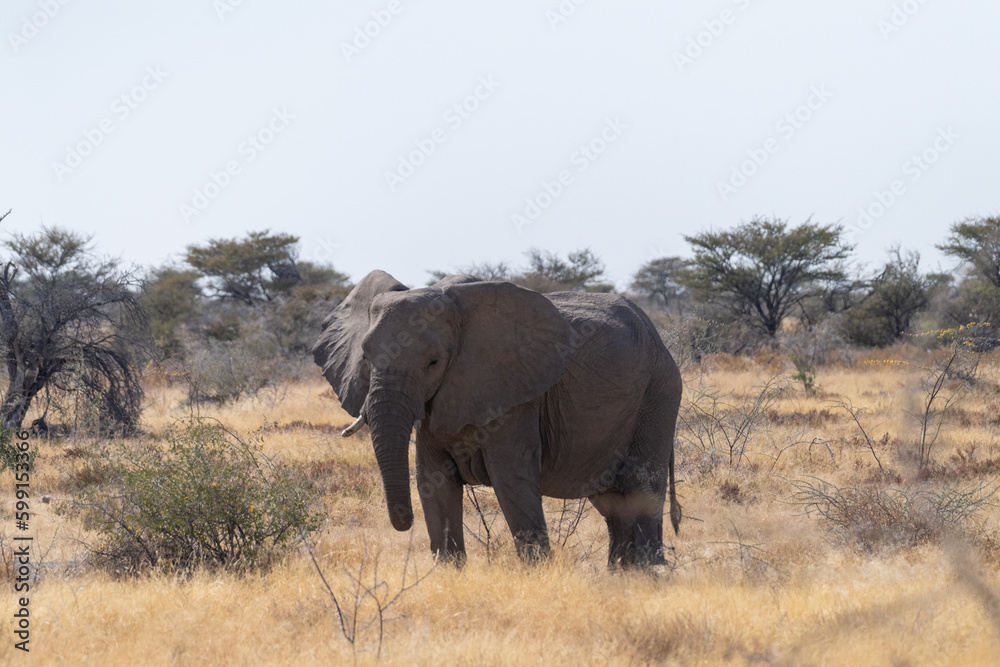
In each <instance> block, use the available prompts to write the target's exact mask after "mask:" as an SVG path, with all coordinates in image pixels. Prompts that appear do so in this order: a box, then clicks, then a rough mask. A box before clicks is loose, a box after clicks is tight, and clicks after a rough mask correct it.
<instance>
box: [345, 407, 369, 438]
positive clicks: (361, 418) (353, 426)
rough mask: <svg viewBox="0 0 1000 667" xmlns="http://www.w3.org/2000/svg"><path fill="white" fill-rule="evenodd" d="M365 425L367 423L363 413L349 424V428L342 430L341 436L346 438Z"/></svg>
mask: <svg viewBox="0 0 1000 667" xmlns="http://www.w3.org/2000/svg"><path fill="white" fill-rule="evenodd" d="M364 425H365V415H364V413H362V414H361V416H359V417H358V418H357V419H355V420H354V423H353V424H351V425H350V426H348V427H347V428H345V429H344V430H343V431H341V432H340V437H342V438H346V437H347V436H349V435H354V434H355V433H357V432H358V431H359V430H361V427H362V426H364Z"/></svg>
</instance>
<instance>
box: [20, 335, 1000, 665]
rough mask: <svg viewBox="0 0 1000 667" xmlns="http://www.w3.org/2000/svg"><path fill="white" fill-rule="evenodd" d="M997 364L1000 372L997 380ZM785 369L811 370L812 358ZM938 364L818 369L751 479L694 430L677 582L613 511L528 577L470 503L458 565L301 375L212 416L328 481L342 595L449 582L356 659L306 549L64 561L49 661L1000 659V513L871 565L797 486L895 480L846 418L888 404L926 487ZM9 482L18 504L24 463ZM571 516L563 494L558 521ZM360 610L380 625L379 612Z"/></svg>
mask: <svg viewBox="0 0 1000 667" xmlns="http://www.w3.org/2000/svg"><path fill="white" fill-rule="evenodd" d="M912 354H913V355H914V356H917V355H920V354H924V353H919V352H912ZM778 363H780V360H775V359H767V360H765V362H764V363H758V362H754V361H752V360H744V359H732V358H725V357H716V358H710V359H708V360H706V363H705V364H703V366H702V368H701V369H694V370H690V371H688V372H687V377H686V378H685V380H686V388H687V391H688V396H689V397H693V396H694V395H695V394H696V393H697V391H698V390H699V388H700V389H701V390H703V391H706V390H708V389H709V388H711V389H713V390H715V391H718V392H721V393H722V394H724V395H726V401H727V402H728V403H730V404H733V405H738V404H742V402H743V401H745V400H747V399H748V397H753V396H754V395H756V393H757V392H758V391H759V390H758V387H759V386H760V384H761V382H762V378H763V377H765V376H766V375H767V373H768V372H770V371H772V370H774V369H773V366H775V365H776V364H778ZM995 369H996V365H995V364H992V363H991V365H989V366H988V368H987V371H988V373H994V372H995ZM780 370H781V372H782V373H784V374H785V376H786V377H787V374H788V369H787V368H785V367H782V368H781V369H780ZM921 372H922V371H921V370H920V369H919V367H917V366H892V367H889V366H885V365H866V364H858V365H856V366H855V367H846V366H844V367H841V366H831V367H824V368H820V369H819V370H818V371H817V379H816V384H817V387H818V390H817V391H816V393H815V394H807V393H806V392H804V391H803V389H802V387H801V384H799V385H795V384H788V383H786V384H787V386H788V388H786V389H784V390H783V391H782V392H781V393H780V394H779V395H778V396H777V397H776V399H775V401H774V403H773V405H771V407H770V409H769V413H768V415H767V416H766V418H765V419H764V420H763V421H762V422H761V423H760V424H759V425H758V427H757V430H756V431H754V432H753V434H752V436H751V438H750V440H749V441H748V443H747V447H746V452H745V454H746V455H745V457H744V458H741V459H740V461H739V465H737V466H733V467H730V466H729V464H728V457H726V458H723V459H719V460H715V461H714V463H713V462H711V460H710V459H711V457H710V453H707V452H704V451H701V450H700V449H699V448H698V446H697V445H696V444H694V443H693V440H692V439H691V437H690V433H684V432H683V431H682V432H681V434H680V435H681V438H680V442H681V445H680V458H679V468H678V470H679V476H680V478H681V480H682V481H681V485H680V487H679V490H680V493H681V496H682V502H683V504H684V510H685V516H686V519H685V521H684V522H683V523H682V525H681V533H680V535H679V536H678V537H672V540H671V543H672V546H673V547H674V548H675V551H674V552H673V556H672V557H671V559H672V563H671V566H670V567H669V568H663V569H662V571H660V572H658V573H654V574H643V573H625V574H622V573H612V572H608V571H607V569H606V567H605V565H604V563H605V559H606V549H607V536H606V533H605V531H604V526H603V521H602V520H601V518H600V516H599V515H597V513H596V512H595V511H594V510H593V509H591V510H590V511H589V512H588V514H587V515H586V516H585V517H584V519H583V520H582V522H581V523H580V526H579V528H578V529H577V531H576V533H575V534H573V535H572V537H571V538H570V539H569V540H568V542H567V545H566V546H565V547H562V548H558V549H557V550H556V553H555V555H554V557H553V558H552V559H551V561H550V562H547V563H545V564H543V565H541V566H538V567H535V568H530V567H526V566H524V565H522V564H521V563H520V562H519V561H518V560H517V559H516V557H514V555H513V554H512V551H513V549H512V546H511V541H510V537H509V534H508V533H507V529H506V526H505V524H504V523H503V520H502V518H499V519H496V522H495V523H494V524H493V527H492V528H493V532H494V537H493V540H494V542H496V543H498V544H499V548H498V550H497V549H495V550H493V551H491V553H490V554H489V555H488V554H487V552H486V550H485V548H484V546H483V545H482V544H480V543H479V542H477V540H476V539H475V537H474V535H480V536H482V535H483V529H482V526H481V524H480V519H479V517H478V515H475V514H474V513H473V512H472V511H471V510H470V509H469V508H468V505H469V504H468V503H466V507H467V513H466V523H467V526H468V528H467V531H466V542H467V545H468V546H469V561H468V563H467V565H466V566H465V568H464V569H462V570H455V569H453V568H450V567H444V566H441V567H437V568H434V564H433V561H432V559H431V557H430V554H429V552H428V547H427V536H426V533H425V532H424V529H423V520H422V515H421V513H420V509H419V506H417V507H415V512H416V514H417V516H416V521H415V524H414V525H415V528H414V530H413V531H411V534H401V533H396V532H394V531H392V529H391V527H390V526H389V523H388V521H387V517H386V515H385V510H384V501H383V500H382V497H381V484H380V482H379V478H378V473H377V470H376V468H375V463H374V456H373V454H372V453H371V447H370V444H369V442H368V440H367V436H365V435H363V434H359V435H356V436H353V437H351V438H347V439H341V438H340V437H339V435H338V434H337V432H336V429H335V428H334V427H342V426H344V425H346V424H347V423H349V422H350V421H351V418H350V417H349V416H348V415H346V414H345V413H344V412H343V411H342V410H340V408H339V406H338V405H337V403H336V401H335V400H334V399H333V397H332V395H330V393H329V391H328V387H327V385H325V384H323V383H321V382H306V383H301V384H295V385H290V386H288V387H287V388H286V391H284V392H283V394H282V395H278V396H273V397H270V398H269V399H268V400H259V401H257V400H247V401H243V402H241V403H238V404H236V405H233V406H225V407H221V408H202V414H203V415H210V416H212V417H215V418H217V419H219V420H220V421H222V422H223V423H224V424H225V425H226V426H227V427H229V428H232V429H235V430H238V431H239V432H240V433H242V434H244V435H248V434H252V433H254V432H257V433H258V434H259V435H260V437H262V438H263V439H264V443H265V447H266V448H268V449H270V450H271V451H273V452H275V453H277V454H279V455H280V456H281V457H282V458H283V459H284V460H286V461H289V462H292V463H295V464H297V465H301V466H302V469H303V470H305V471H309V477H310V479H313V480H314V481H315V482H316V483H317V489H318V491H317V493H322V494H323V498H322V500H320V499H317V502H319V503H320V506H321V507H322V508H323V509H324V511H325V512H326V514H327V516H328V521H327V523H326V525H325V527H324V528H323V529H322V530H321V531H320V533H319V534H318V535H317V536H316V537H315V539H314V540H313V541H314V542H315V546H314V553H315V555H316V558H317V560H318V562H319V563H320V565H321V567H322V569H323V571H324V573H325V575H326V577H327V579H328V581H329V582H330V584H331V585H332V586H333V588H334V590H335V591H336V593H337V594H338V599H339V600H340V601H341V603H342V604H345V605H347V606H348V607H350V606H351V604H352V602H353V600H354V596H353V594H352V585H351V581H350V579H349V577H348V575H347V574H346V573H347V572H353V573H354V574H355V575H356V576H360V578H361V580H362V581H364V582H365V583H366V585H371V584H374V583H378V582H382V581H384V582H385V583H384V584H382V585H380V586H379V587H378V588H377V589H376V594H377V595H378V596H380V599H383V600H385V599H386V597H387V596H390V597H391V596H392V595H394V594H395V592H396V591H397V590H398V589H399V586H400V578H401V575H402V572H403V568H404V566H408V567H409V570H408V573H409V576H410V581H412V577H413V576H415V575H416V574H424V573H427V572H428V571H430V573H429V575H428V576H427V578H426V579H424V580H423V581H421V582H420V583H419V584H418V585H416V586H415V587H413V588H411V589H409V590H407V591H406V592H404V593H403V594H402V596H401V597H400V598H399V600H398V601H397V602H396V603H395V604H394V605H393V606H391V607H390V608H389V609H388V610H387V611H386V613H385V616H384V620H385V625H384V639H383V642H382V646H381V656H380V657H377V656H376V652H377V649H378V641H377V630H376V626H369V627H367V628H364V629H363V630H362V631H361V632H359V634H358V637H357V640H356V642H355V644H354V646H353V647H352V645H351V644H350V643H349V642H348V641H347V640H345V638H344V637H343V636H342V634H341V632H340V629H339V623H338V620H337V616H336V613H335V612H334V610H333V606H332V603H331V600H330V596H329V594H328V593H327V591H326V589H325V588H324V586H323V583H322V581H321V580H320V577H319V576H318V575H317V573H316V571H315V569H314V568H313V565H312V562H311V560H310V558H309V556H308V554H307V553H306V552H305V550H303V549H300V550H298V551H297V552H296V553H295V554H294V555H292V556H291V557H290V558H288V559H287V560H286V561H285V562H283V563H282V564H280V565H278V566H277V567H275V568H274V569H272V570H271V571H270V572H267V573H263V574H254V575H237V574H232V573H226V572H210V571H203V572H198V573H196V574H194V575H193V576H191V577H190V578H186V579H185V578H179V577H171V576H167V575H163V574H155V575H150V576H146V577H142V578H137V579H128V580H116V579H114V578H112V577H110V576H108V575H106V574H103V573H100V572H95V571H89V570H86V569H84V568H78V569H76V570H73V571H70V572H65V573H64V572H61V571H60V569H59V568H56V567H53V568H50V569H46V570H45V572H44V573H43V574H42V575H41V577H40V578H39V580H38V581H36V582H34V583H33V584H32V591H31V596H30V597H31V603H30V609H31V620H32V626H31V630H32V636H31V659H32V661H33V662H36V663H38V664H82V663H84V662H86V663H88V664H108V665H118V664H150V665H158V664H185V665H187V664H191V665H199V664H226V665H229V664H232V665H239V664H280V665H312V664H331V663H332V664H374V663H376V662H382V663H386V664H407V665H409V664H463V665H481V664H485V665H493V664H497V665H501V664H502V665H506V664H524V663H533V664H538V663H543V664H555V665H562V664H566V665H570V664H572V665H578V664H621V665H635V664H693V663H696V662H697V663H702V664H704V663H707V664H749V663H758V664H787V665H799V664H810V665H812V664H815V665H862V664H864V665H867V664H954V665H993V664H996V662H997V656H998V655H1000V602H998V595H1000V593H998V591H1000V566H998V565H1000V563H998V561H1000V559H998V558H997V556H996V551H997V549H996V546H995V545H996V542H995V539H996V536H997V529H998V526H997V520H998V518H1000V517H998V512H997V511H996V508H992V509H991V510H990V511H989V512H987V513H986V515H985V516H984V523H983V524H982V526H981V528H980V530H979V531H978V534H979V536H980V537H982V538H983V539H982V540H980V542H978V543H977V546H968V545H964V544H962V543H958V542H952V541H947V540H946V541H943V542H941V543H926V544H922V545H920V546H917V547H914V548H909V549H903V550H885V551H876V552H874V553H865V552H863V551H861V550H859V549H856V548H854V547H853V546H852V545H851V544H849V543H846V542H845V541H844V540H842V539H840V538H838V537H836V536H834V535H832V534H831V533H830V532H829V530H828V529H829V526H828V525H827V524H826V523H825V522H823V521H822V520H820V519H818V518H816V517H809V516H804V515H803V513H802V509H801V506H799V505H796V504H795V503H794V502H792V500H793V492H794V489H792V488H791V486H790V485H789V484H788V482H787V480H789V479H808V478H822V479H824V480H827V481H831V482H834V483H837V484H854V483H864V480H866V479H869V478H871V477H872V476H873V475H874V474H875V472H876V471H877V469H878V467H877V464H876V462H875V459H874V456H873V455H872V452H871V451H870V450H869V448H868V445H867V444H866V443H865V442H864V440H863V439H862V438H861V437H860V433H859V431H858V429H857V427H856V426H855V425H854V423H853V422H852V421H850V420H849V418H848V417H847V415H846V413H845V412H844V411H843V410H842V409H840V408H837V407H835V403H836V402H837V401H840V400H843V399H849V400H850V401H851V402H852V403H853V404H854V405H855V406H859V407H862V408H864V411H863V413H862V415H861V418H862V421H863V423H864V424H865V426H866V428H869V434H870V435H871V436H872V437H873V438H874V439H875V440H877V442H876V445H875V447H876V454H878V456H879V458H880V459H881V461H882V464H883V466H884V467H886V468H890V469H891V470H892V474H893V475H896V476H898V477H899V478H900V479H901V480H902V483H903V485H904V486H905V485H907V484H917V483H919V479H918V472H917V471H916V470H915V469H914V468H913V466H912V464H911V463H910V458H909V457H908V456H907V452H908V451H909V450H910V449H912V446H913V442H914V438H915V433H916V431H915V421H914V419H913V418H912V417H911V416H909V415H908V414H907V411H911V412H912V411H914V409H915V408H919V402H920V400H921V396H922V389H921V388H920V387H921V384H920V380H921ZM991 386H992V385H989V384H988V383H982V384H981V385H980V388H978V389H977V390H976V391H975V393H974V394H972V395H971V396H970V397H969V398H968V399H966V401H965V402H963V404H962V405H961V406H960V408H961V410H959V411H958V412H956V413H955V414H954V415H952V416H951V417H950V418H949V420H948V421H947V422H946V424H945V427H944V429H943V430H942V434H941V437H940V438H939V441H938V443H937V444H936V445H935V448H934V450H933V458H934V459H935V461H936V462H937V463H938V467H937V470H938V473H936V474H938V475H939V477H940V479H952V478H954V480H955V483H966V482H968V483H975V482H980V481H986V482H989V481H992V483H994V484H996V474H995V473H993V475H992V477H990V476H989V474H986V475H985V476H982V475H980V476H977V475H979V473H974V472H969V470H970V468H969V465H968V464H969V462H984V461H989V460H991V459H998V458H1000V449H998V445H997V442H998V440H997V435H998V433H997V431H998V428H1000V410H998V407H1000V400H998V397H1000V394H998V393H997V391H996V389H995V388H991ZM150 393H151V396H150V398H149V407H148V409H147V410H146V412H145V417H144V419H145V422H144V427H145V428H146V430H147V431H148V432H149V433H150V434H151V435H148V436H146V437H158V436H160V435H162V433H163V431H164V430H165V429H166V428H167V427H169V425H170V424H171V423H172V422H173V420H174V419H176V418H178V417H182V416H185V415H186V414H188V413H189V411H188V410H186V409H185V408H183V407H182V404H181V400H182V398H183V395H182V392H181V391H180V390H179V389H177V388H170V387H166V388H157V389H155V390H152V391H151V392H150ZM885 433H887V434H888V438H885V439H884V438H883V434H885ZM815 439H819V440H820V441H821V442H820V441H817V440H815ZM76 447H79V443H68V442H52V443H43V444H42V445H41V449H42V454H41V455H40V457H39V462H38V470H37V473H36V475H35V477H34V484H33V494H34V495H35V497H36V498H37V497H38V495H40V494H42V493H52V494H53V495H54V496H57V497H58V496H59V495H60V493H59V492H58V490H59V488H60V484H61V483H62V480H63V479H64V477H65V475H66V474H68V473H67V471H69V470H71V469H73V466H75V465H77V463H78V461H79V458H80V457H79V455H74V454H73V450H74V448H76ZM963 461H964V462H963ZM963 466H964V467H963ZM949 475H950V476H951V477H949ZM941 483H943V482H941ZM0 484H2V488H0V497H2V499H3V500H2V502H3V503H4V504H5V505H4V506H6V507H9V506H10V504H11V502H12V500H13V499H12V480H11V478H10V475H9V473H6V474H4V476H3V477H2V478H0ZM478 495H479V497H480V499H481V501H482V504H483V506H484V508H485V509H486V515H487V520H490V519H491V518H492V516H493V515H494V513H495V511H496V504H495V501H493V500H492V498H491V497H490V494H489V492H488V491H483V490H479V491H478ZM414 496H415V494H414ZM55 502H59V501H55ZM560 507H561V503H560V502H558V501H553V500H547V501H546V508H547V510H548V511H549V513H550V518H552V519H553V520H554V518H555V516H556V515H557V513H558V511H559V508H560ZM51 508H52V505H39V504H37V502H36V504H34V505H33V509H35V510H36V511H37V512H38V513H37V514H36V515H35V516H34V517H33V519H32V530H33V534H34V535H35V537H36V543H35V544H36V547H39V548H41V547H46V548H50V550H49V552H48V554H47V556H46V559H47V560H48V561H50V562H57V561H73V560H78V559H79V558H80V557H81V555H82V554H83V549H82V547H81V546H80V544H79V543H78V542H76V541H75V539H74V538H75V537H78V536H79V530H78V529H77V528H76V527H75V526H74V525H72V524H69V523H67V522H66V520H65V519H63V518H62V517H59V516H57V515H55V514H54V513H53V512H52V511H51ZM10 524H11V521H10V519H9V518H7V519H6V520H5V521H4V524H3V525H0V535H4V536H6V537H7V539H8V543H9V537H10V536H11V535H12V533H13V526H12V525H10ZM554 530H555V528H554V525H553V522H550V531H552V532H553V533H554ZM990 536H992V539H993V540H994V542H992V544H993V545H994V546H993V549H992V550H991V549H990V548H988V545H989V544H991V542H990V539H991V537H990ZM984 545H987V546H984ZM411 546H412V554H410V553H409V550H410V547H411ZM491 546H497V545H496V544H494V545H491ZM36 553H37V552H36ZM408 554H409V555H408ZM376 561H377V566H378V570H377V575H376V573H375V571H374V567H375V565H376ZM362 566H363V567H364V569H363V570H362V571H361V573H360V575H358V573H359V567H362ZM4 589H5V593H4V595H2V596H0V614H2V615H3V618H5V619H8V621H7V625H8V627H9V625H10V619H11V618H12V614H13V612H14V609H15V605H16V594H15V593H14V591H13V589H12V588H11V586H10V584H9V583H7V584H4ZM358 618H359V619H360V620H361V621H363V622H365V621H369V620H371V619H373V618H376V615H375V609H374V607H373V605H372V602H371V600H370V599H367V600H366V601H364V603H363V604H362V606H361V608H360V610H359V613H358ZM4 637H5V638H4V641H0V660H3V661H4V662H11V663H13V662H14V661H17V660H21V659H22V658H23V657H24V656H22V655H20V652H19V651H16V650H15V649H14V647H13V643H14V640H13V639H12V636H11V635H10V633H9V632H7V633H5V635H4Z"/></svg>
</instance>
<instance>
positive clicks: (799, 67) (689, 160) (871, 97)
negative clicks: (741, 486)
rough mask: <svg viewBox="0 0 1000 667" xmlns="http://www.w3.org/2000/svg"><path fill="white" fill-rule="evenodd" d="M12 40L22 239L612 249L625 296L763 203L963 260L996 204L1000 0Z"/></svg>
mask: <svg viewBox="0 0 1000 667" xmlns="http://www.w3.org/2000/svg"><path fill="white" fill-rule="evenodd" d="M560 8H561V9H560ZM0 29H2V32H3V35H4V39H3V44H2V45H0V81H2V82H3V90H4V97H5V100H4V103H3V105H2V106H0V109H2V111H0V114H2V115H0V121H2V133H0V156H2V159H0V212H3V211H6V210H7V209H8V208H12V209H13V213H12V214H11V215H10V217H8V218H7V220H5V221H4V222H3V224H2V227H3V229H0V236H5V235H6V234H8V233H10V232H12V231H18V232H29V231H33V230H36V229H38V228H39V226H40V225H41V224H43V223H44V224H47V225H59V226H62V227H66V228H70V229H73V230H79V231H84V232H88V233H92V234H93V235H94V241H95V243H96V245H97V246H98V247H99V248H100V249H101V250H102V251H104V252H105V253H107V254H111V255H114V256H118V257H121V258H122V259H123V260H126V261H129V262H137V263H140V264H145V265H151V264H160V263H163V262H165V261H167V260H168V259H170V258H177V257H179V256H180V254H181V253H182V252H183V250H184V248H185V246H186V245H188V244H191V243H201V242H204V241H205V240H207V239H209V238H218V237H233V236H242V235H243V234H244V233H245V232H246V231H249V230H257V229H263V228H271V229H272V230H274V231H283V232H289V233H293V234H296V235H298V236H300V237H301V257H302V258H303V259H308V260H312V261H319V262H331V263H332V264H333V265H334V266H335V267H336V268H337V269H339V270H341V271H344V272H346V273H348V274H350V275H351V276H352V277H353V278H354V279H355V280H357V279H360V278H361V277H362V276H363V275H365V274H366V273H367V272H369V271H370V270H372V269H376V268H380V269H383V270H386V271H388V272H390V273H392V274H393V275H394V276H396V277H397V278H398V279H400V280H402V281H403V282H405V283H408V284H410V285H423V284H424V283H425V282H426V281H427V279H428V275H427V273H426V271H427V270H429V269H442V270H450V269H455V268H458V267H462V266H465V265H468V264H470V263H472V262H482V261H507V262H508V263H511V264H515V265H517V264H520V263H522V262H523V258H524V252H525V251H526V250H527V249H528V248H531V247H538V248H541V249H544V250H549V251H553V252H557V253H560V254H563V255H564V254H566V253H567V252H570V251H573V250H576V249H580V248H584V247H590V248H591V249H592V250H593V251H594V252H595V253H596V254H597V255H598V256H600V257H601V258H602V259H603V260H604V262H605V264H606V266H607V268H608V274H609V276H610V278H611V279H612V280H613V281H615V282H616V283H617V284H618V285H619V287H625V286H626V285H627V283H628V282H629V280H630V277H631V275H632V274H633V273H634V272H635V270H636V269H637V268H638V267H639V266H640V265H641V264H643V263H644V262H646V261H648V260H650V259H653V258H655V257H659V256H663V255H678V254H679V255H687V254H689V248H688V245H687V243H686V242H685V241H684V239H683V235H685V234H687V235H691V234H696V233H698V232H699V231H702V230H706V229H710V228H711V229H722V228H726V227H730V226H733V225H735V224H738V223H739V222H740V221H741V220H747V219H750V218H751V217H753V216H754V215H766V216H775V217H779V218H782V219H788V220H789V221H790V222H791V223H793V224H797V223H799V222H802V221H803V220H805V219H806V218H808V217H809V216H812V219H813V220H814V221H815V222H822V223H826V222H841V223H843V224H844V225H845V226H846V227H847V228H848V230H851V234H852V237H851V238H852V239H853V240H854V241H855V242H856V243H857V253H856V254H857V256H858V258H859V260H861V261H863V262H866V263H868V264H869V265H870V266H871V265H874V264H877V263H879V262H880V261H882V260H883V258H884V257H885V251H886V249H887V248H888V247H889V246H890V245H892V244H894V243H901V244H902V245H903V247H904V248H909V249H913V250H917V251H919V252H920V253H921V255H922V256H923V258H924V268H926V269H935V268H942V269H944V270H950V269H951V268H952V267H953V266H954V263H953V262H951V261H950V260H949V259H948V258H946V257H944V256H942V255H941V253H940V252H938V251H937V250H935V249H934V244H935V243H940V242H941V241H942V239H943V238H944V236H945V234H946V232H947V228H948V226H949V225H950V224H952V223H954V222H956V221H958V220H960V219H962V218H965V217H967V216H975V215H988V214H995V213H997V212H1000V206H998V203H997V199H998V196H1000V188H998V184H1000V179H998V176H1000V146H998V138H1000V131H998V129H997V122H998V121H997V117H998V114H997V109H998V108H1000V85H998V84H1000V40H998V39H997V38H996V35H997V32H998V29H1000V3H998V2H996V0H949V1H948V2H944V1H943V0H922V1H920V0H906V1H898V0H896V1H885V0H837V1H833V0H827V1H822V0H820V1H812V2H803V1H802V0H795V1H793V0H715V1H713V2H699V3H680V2H650V1H646V0H636V1H632V2H628V1H622V2H611V1H610V0H590V1H584V2H580V0H577V2H573V1H572V0H563V1H562V2H559V1H558V0H536V1H531V0H507V1H506V2H502V3H501V2H470V1H468V0H466V1H465V2H459V1H458V0H447V1H446V0H419V1H417V0H414V1H406V0H398V1H397V0H392V1H389V0H378V1H373V2H367V1H366V2H350V3H348V2H339V3H322V2H318V1H315V0H293V1H291V2H281V3H278V2H267V1H266V0H242V1H241V0H179V1H175V2H171V3H145V2H134V1H133V2H124V1H97V2H82V1H79V0H6V1H5V2H4V3H3V8H2V9H0ZM366 33H367V34H366ZM880 200H881V201H880ZM864 211H867V212H868V215H867V217H866V216H863V215H862V212H864Z"/></svg>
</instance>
